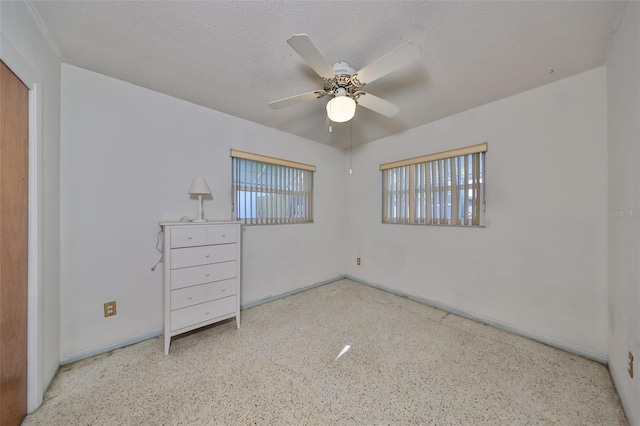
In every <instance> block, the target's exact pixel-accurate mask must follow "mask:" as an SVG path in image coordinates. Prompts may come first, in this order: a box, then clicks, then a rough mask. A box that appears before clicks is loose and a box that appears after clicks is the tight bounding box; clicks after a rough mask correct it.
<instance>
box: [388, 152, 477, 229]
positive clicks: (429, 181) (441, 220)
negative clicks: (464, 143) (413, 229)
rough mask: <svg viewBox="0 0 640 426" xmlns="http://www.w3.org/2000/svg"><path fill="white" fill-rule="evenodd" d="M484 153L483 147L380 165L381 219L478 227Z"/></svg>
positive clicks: (389, 221)
mask: <svg viewBox="0 0 640 426" xmlns="http://www.w3.org/2000/svg"><path fill="white" fill-rule="evenodd" d="M486 151H487V144H486V143H485V144H480V145H474V146H470V147H466V148H460V149H455V150H451V151H445V152H441V153H437V154H430V155H425V156H421V157H415V158H411V159H407V160H401V161H396V162H393V163H386V164H381V165H380V170H381V171H382V188H383V190H382V221H383V222H384V223H409V224H429V225H463V226H482V225H483V224H484V156H485V153H486Z"/></svg>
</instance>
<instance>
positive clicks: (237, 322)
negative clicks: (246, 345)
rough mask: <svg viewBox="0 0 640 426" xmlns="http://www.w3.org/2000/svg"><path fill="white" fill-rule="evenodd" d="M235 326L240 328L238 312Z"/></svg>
mask: <svg viewBox="0 0 640 426" xmlns="http://www.w3.org/2000/svg"><path fill="white" fill-rule="evenodd" d="M236 327H238V329H239V328H240V314H238V315H236Z"/></svg>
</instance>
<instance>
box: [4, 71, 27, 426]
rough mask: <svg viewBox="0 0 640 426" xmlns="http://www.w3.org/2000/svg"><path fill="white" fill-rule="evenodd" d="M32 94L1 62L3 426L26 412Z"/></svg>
mask: <svg viewBox="0 0 640 426" xmlns="http://www.w3.org/2000/svg"><path fill="white" fill-rule="evenodd" d="M28 133H29V90H28V89H27V87H26V86H25V85H24V84H23V83H22V82H21V81H20V80H19V79H18V77H16V76H15V75H14V74H13V73H12V72H11V70H10V69H9V68H7V66H6V65H5V64H4V63H2V62H0V425H1V426H5V425H7V426H8V425H19V424H20V423H21V422H22V419H23V418H24V416H25V414H26V411H27V260H28V259H27V256H28V252H27V241H28V240H27V233H28V197H29V175H28V166H29V135H28Z"/></svg>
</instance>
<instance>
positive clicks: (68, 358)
mask: <svg viewBox="0 0 640 426" xmlns="http://www.w3.org/2000/svg"><path fill="white" fill-rule="evenodd" d="M162 333H164V331H163V329H162V328H161V329H157V330H152V331H148V332H145V333H140V334H137V335H135V336H131V337H127V338H126V339H121V340H115V341H112V342H109V343H107V344H105V345H100V346H95V347H93V348H90V349H86V350H83V351H80V352H74V353H71V354H67V355H63V356H61V357H60V365H65V364H71V363H72V362H76V361H80V360H81V359H85V358H89V357H92V356H95V355H100V354H103V353H105V352H109V351H112V350H115V349H120V348H124V347H125V346H129V345H133V344H134V343H139V342H142V341H143V340H148V339H152V338H154V337H158V336H160V335H162Z"/></svg>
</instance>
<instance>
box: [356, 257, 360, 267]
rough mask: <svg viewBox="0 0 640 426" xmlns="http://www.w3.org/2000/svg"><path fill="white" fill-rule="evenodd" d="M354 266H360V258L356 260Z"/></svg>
mask: <svg viewBox="0 0 640 426" xmlns="http://www.w3.org/2000/svg"><path fill="white" fill-rule="evenodd" d="M356 265H358V266H360V258H359V257H357V258H356Z"/></svg>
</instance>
